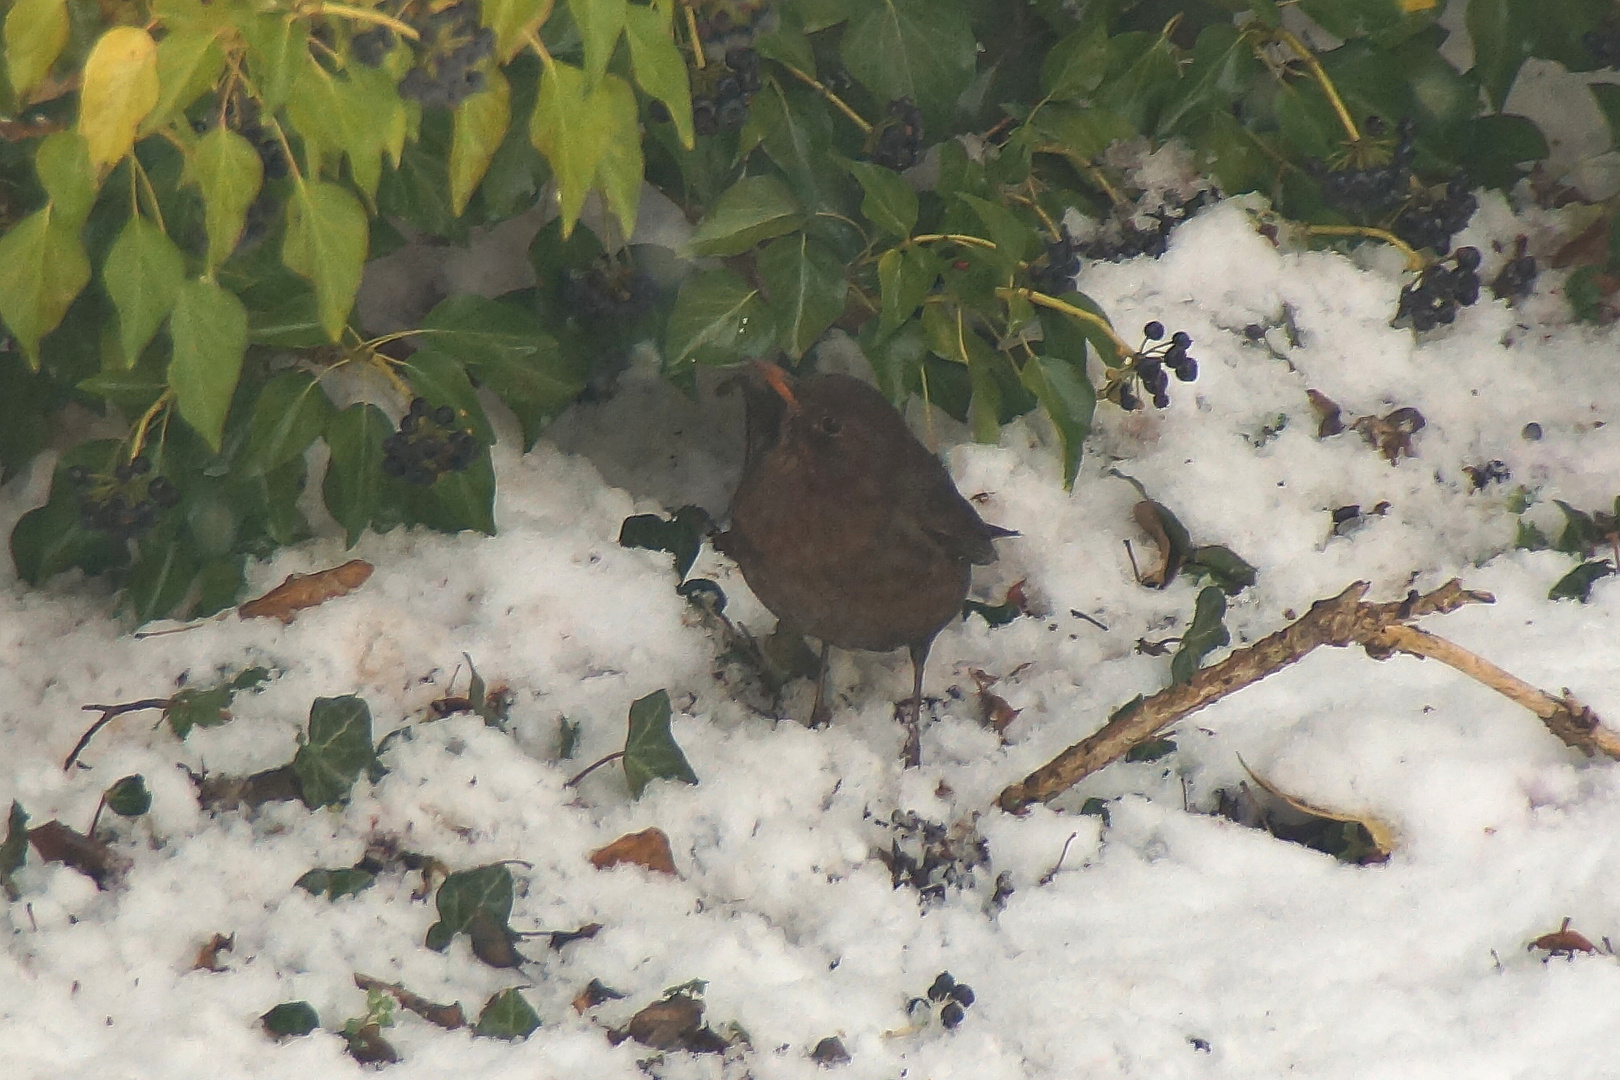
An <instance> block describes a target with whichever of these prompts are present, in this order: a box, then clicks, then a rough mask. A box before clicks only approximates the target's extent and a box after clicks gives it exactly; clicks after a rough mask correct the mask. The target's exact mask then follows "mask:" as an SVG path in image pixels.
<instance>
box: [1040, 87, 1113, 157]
mask: <svg viewBox="0 0 1620 1080" xmlns="http://www.w3.org/2000/svg"><path fill="white" fill-rule="evenodd" d="M1028 126H1029V129H1030V130H1031V131H1032V132H1033V133H1034V135H1035V137H1036V141H1035V144H1034V145H1035V148H1036V149H1038V150H1042V151H1045V152H1049V153H1058V154H1062V155H1063V156H1064V157H1066V158H1068V159H1069V160H1071V161H1073V162H1075V163H1076V164H1084V163H1087V162H1089V161H1090V160H1091V159H1092V158H1094V157H1096V156H1097V155H1098V154H1100V153H1102V152H1103V151H1104V150H1106V149H1108V147H1109V144H1111V143H1113V142H1115V141H1116V140H1118V139H1128V138H1130V137H1131V136H1133V135H1135V134H1136V128H1135V127H1134V126H1133V125H1132V124H1131V122H1130V120H1129V119H1128V118H1127V117H1125V116H1124V115H1122V114H1120V113H1118V112H1115V111H1113V110H1111V109H1095V108H1081V107H1080V106H1078V105H1067V104H1063V103H1062V102H1053V103H1052V104H1050V105H1047V106H1046V107H1045V108H1043V109H1042V110H1041V111H1040V112H1038V113H1036V114H1035V115H1034V116H1033V117H1032V118H1031V119H1030V121H1029V125H1028Z"/></svg>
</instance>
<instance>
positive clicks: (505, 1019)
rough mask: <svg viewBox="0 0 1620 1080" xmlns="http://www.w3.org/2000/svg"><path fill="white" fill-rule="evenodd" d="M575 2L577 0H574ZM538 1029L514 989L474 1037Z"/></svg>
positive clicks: (488, 1009)
mask: <svg viewBox="0 0 1620 1080" xmlns="http://www.w3.org/2000/svg"><path fill="white" fill-rule="evenodd" d="M576 2H577V0H576ZM539 1027H540V1015H539V1014H538V1013H536V1012H535V1011H534V1009H533V1008H532V1007H531V1006H530V1005H529V1003H528V1002H527V1001H526V1000H524V998H523V994H522V993H521V992H519V991H518V990H517V989H516V988H513V989H510V990H502V991H501V992H500V993H498V994H495V995H494V996H493V997H491V998H490V999H489V1001H487V1002H485V1003H484V1008H483V1011H482V1012H480V1013H479V1014H478V1024H477V1026H476V1027H474V1028H473V1034H474V1035H483V1036H486V1037H488V1038H495V1039H527V1038H528V1037H529V1036H530V1035H532V1034H534V1033H535V1031H536V1030H537V1029H538V1028H539Z"/></svg>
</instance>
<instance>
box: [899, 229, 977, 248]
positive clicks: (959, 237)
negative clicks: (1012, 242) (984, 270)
mask: <svg viewBox="0 0 1620 1080" xmlns="http://www.w3.org/2000/svg"><path fill="white" fill-rule="evenodd" d="M940 241H946V242H948V243H952V244H966V245H967V246H968V247H978V248H984V249H986V250H988V251H995V250H996V245H995V243H994V242H993V241H990V240H986V239H985V238H984V237H982V236H968V235H966V234H964V233H924V234H923V235H921V236H913V237H912V238H911V239H909V240H907V241H906V245H907V246H910V245H911V244H937V243H939V242H940Z"/></svg>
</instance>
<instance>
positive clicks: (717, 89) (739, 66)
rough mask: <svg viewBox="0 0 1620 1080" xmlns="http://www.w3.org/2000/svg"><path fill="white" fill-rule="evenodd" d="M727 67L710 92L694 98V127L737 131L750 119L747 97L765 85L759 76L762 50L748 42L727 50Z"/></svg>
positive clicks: (708, 132) (705, 130) (704, 132)
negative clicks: (759, 50)
mask: <svg viewBox="0 0 1620 1080" xmlns="http://www.w3.org/2000/svg"><path fill="white" fill-rule="evenodd" d="M724 65H725V68H726V71H725V72H724V73H723V74H722V75H721V76H720V77H719V78H718V79H716V80H715V81H714V86H713V87H712V88H711V90H710V92H709V93H707V94H697V95H694V96H693V98H692V130H693V131H695V132H697V133H698V134H699V135H714V134H716V133H717V132H719V131H721V130H729V131H735V130H737V129H738V128H740V127H742V126H743V124H745V123H746V122H747V121H748V99H749V98H751V97H753V96H754V94H755V92H756V91H758V90H759V88H760V86H761V85H762V84H761V83H760V80H759V53H757V52H755V51H754V50H753V49H752V48H750V47H748V46H746V45H736V46H733V47H732V48H729V49H727V50H726V54H725V60H724Z"/></svg>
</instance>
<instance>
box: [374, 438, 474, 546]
mask: <svg viewBox="0 0 1620 1080" xmlns="http://www.w3.org/2000/svg"><path fill="white" fill-rule="evenodd" d="M394 486H396V487H402V488H405V489H406V491H405V503H406V506H405V520H406V522H407V523H409V524H413V525H426V526H427V527H428V528H430V529H436V530H438V531H439V532H446V533H456V532H461V531H462V530H463V529H472V530H475V531H477V532H481V533H483V534H484V535H485V536H494V535H495V470H494V468H493V467H492V466H491V464H490V459H489V448H488V447H487V446H486V447H485V448H484V449H483V450H481V451H480V452H479V454H478V456H477V457H475V458H474V459H473V462H472V464H471V465H469V466H467V468H465V469H463V470H462V471H461V472H452V473H445V474H444V475H442V476H440V477H439V479H438V480H437V481H435V482H434V484H433V485H432V486H431V487H427V488H419V487H413V486H411V485H407V484H401V483H398V482H396V483H395V485H394Z"/></svg>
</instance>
